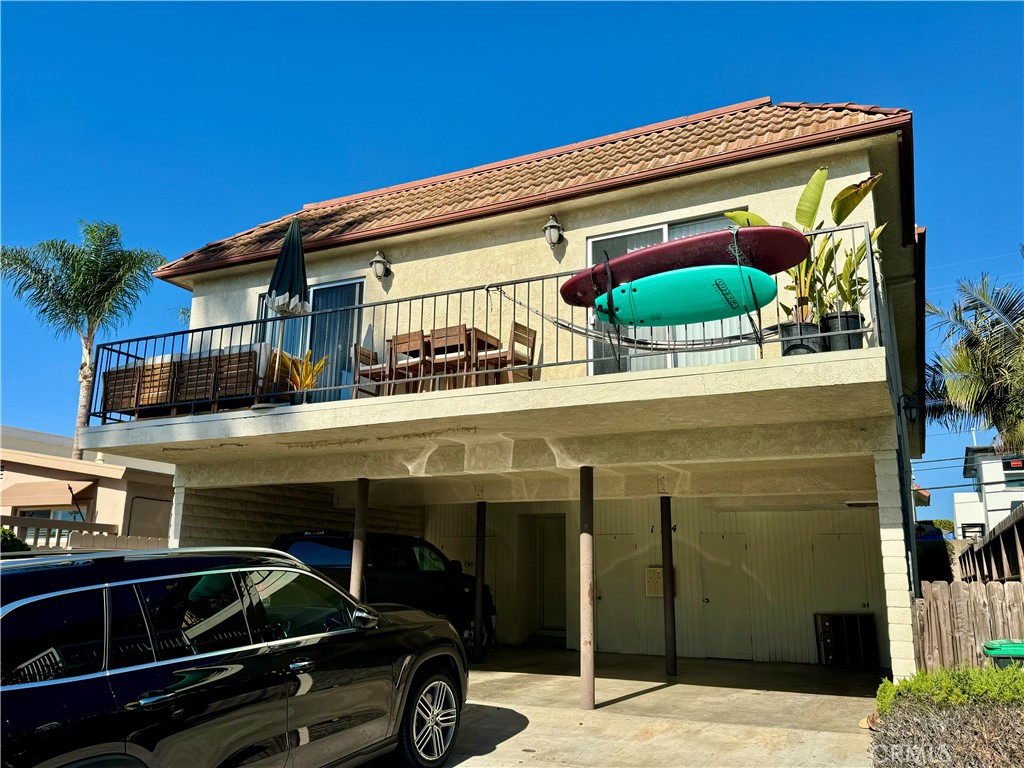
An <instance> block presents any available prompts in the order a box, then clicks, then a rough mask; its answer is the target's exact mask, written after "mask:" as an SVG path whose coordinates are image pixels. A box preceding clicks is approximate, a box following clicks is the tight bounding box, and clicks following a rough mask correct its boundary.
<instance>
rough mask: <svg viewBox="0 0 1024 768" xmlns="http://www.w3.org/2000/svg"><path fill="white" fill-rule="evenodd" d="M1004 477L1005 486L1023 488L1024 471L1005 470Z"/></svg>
mask: <svg viewBox="0 0 1024 768" xmlns="http://www.w3.org/2000/svg"><path fill="white" fill-rule="evenodd" d="M1004 478H1005V480H1006V487H1007V488H1024V472H1007V473H1006V474H1005V475H1004Z"/></svg>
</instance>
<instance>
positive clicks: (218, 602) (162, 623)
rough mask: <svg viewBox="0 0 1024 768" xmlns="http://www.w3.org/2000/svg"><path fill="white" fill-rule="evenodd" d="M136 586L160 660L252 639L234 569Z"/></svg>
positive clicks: (220, 649)
mask: <svg viewBox="0 0 1024 768" xmlns="http://www.w3.org/2000/svg"><path fill="white" fill-rule="evenodd" d="M138 587H139V593H140V594H141V595H142V602H143V603H144V604H145V606H146V610H147V611H148V613H149V619H150V623H151V624H152V626H153V635H154V637H155V639H156V649H157V657H158V658H160V659H161V660H166V659H177V658H181V657H182V656H191V655H193V654H197V653H209V652H212V651H225V650H228V649H231V648H240V647H243V646H246V645H249V644H250V643H251V642H252V641H251V639H250V637H249V630H248V627H247V626H246V623H245V616H244V615H243V613H242V603H241V601H240V600H239V597H238V590H237V589H236V588H235V582H234V580H233V579H232V577H231V574H230V573H213V574H207V575H205V576H181V577H179V578H176V579H166V580H162V581H144V582H141V583H140V584H139V585H138Z"/></svg>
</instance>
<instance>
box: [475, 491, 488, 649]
mask: <svg viewBox="0 0 1024 768" xmlns="http://www.w3.org/2000/svg"><path fill="white" fill-rule="evenodd" d="M486 556H487V502H486V501H478V502H477V503H476V596H475V598H474V601H473V622H474V623H473V661H483V658H484V654H483V650H484V642H483V641H484V635H483V626H484V573H486V565H487V563H486V562H485V560H484V558H485V557H486Z"/></svg>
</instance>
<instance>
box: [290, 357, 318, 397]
mask: <svg viewBox="0 0 1024 768" xmlns="http://www.w3.org/2000/svg"><path fill="white" fill-rule="evenodd" d="M312 358H313V350H308V351H307V352H306V356H305V357H290V358H289V359H288V364H289V366H290V367H291V370H290V372H289V374H290V375H289V378H290V380H291V385H292V389H296V390H300V391H301V390H306V389H316V385H317V378H318V377H319V376H320V374H321V373H322V372H323V370H324V366H325V365H327V355H324V356H323V357H321V358H320V359H319V360H317V361H316V362H315V363H313V362H312Z"/></svg>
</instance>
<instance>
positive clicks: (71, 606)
mask: <svg viewBox="0 0 1024 768" xmlns="http://www.w3.org/2000/svg"><path fill="white" fill-rule="evenodd" d="M103 625H104V615H103V590H102V589H90V590H86V591H84V592H72V593H70V594H66V595H55V596H54V597H47V598H44V599H42V600H36V601H35V602H32V603H28V604H26V605H23V606H21V607H20V608H15V609H14V610H13V611H11V612H10V613H8V614H7V615H6V616H5V617H4V618H3V628H2V632H3V638H4V649H3V655H2V657H0V685H21V684H23V683H40V682H43V681H46V680H60V679H62V678H65V677H75V676H77V675H88V674H91V673H93V672H99V671H100V669H101V668H102V666H103Z"/></svg>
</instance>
